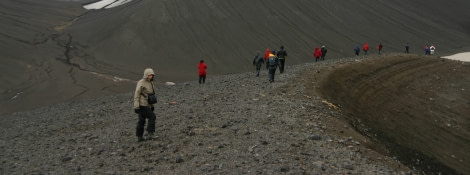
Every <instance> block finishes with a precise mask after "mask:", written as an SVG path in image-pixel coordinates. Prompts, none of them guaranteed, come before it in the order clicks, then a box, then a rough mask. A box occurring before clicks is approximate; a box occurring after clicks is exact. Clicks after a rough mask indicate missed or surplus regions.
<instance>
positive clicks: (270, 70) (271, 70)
mask: <svg viewBox="0 0 470 175" xmlns="http://www.w3.org/2000/svg"><path fill="white" fill-rule="evenodd" d="M275 73H276V67H269V82H273V81H274V74H275Z"/></svg>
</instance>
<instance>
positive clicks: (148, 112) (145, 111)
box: [135, 106, 157, 137]
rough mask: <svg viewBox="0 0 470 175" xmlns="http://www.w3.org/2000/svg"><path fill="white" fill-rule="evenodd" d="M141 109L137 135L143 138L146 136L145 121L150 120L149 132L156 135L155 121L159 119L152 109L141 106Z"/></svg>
mask: <svg viewBox="0 0 470 175" xmlns="http://www.w3.org/2000/svg"><path fill="white" fill-rule="evenodd" d="M139 108H140V110H139V121H138V122H137V129H136V132H135V135H136V136H137V137H142V136H144V128H145V120H146V119H148V124H147V132H149V133H154V132H155V120H156V118H157V117H156V116H155V114H154V113H153V111H152V109H151V108H150V107H147V106H140V107H139Z"/></svg>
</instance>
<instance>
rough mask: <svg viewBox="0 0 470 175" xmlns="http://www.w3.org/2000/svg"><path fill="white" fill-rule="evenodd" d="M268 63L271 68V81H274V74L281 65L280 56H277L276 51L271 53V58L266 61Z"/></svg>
mask: <svg viewBox="0 0 470 175" xmlns="http://www.w3.org/2000/svg"><path fill="white" fill-rule="evenodd" d="M266 65H267V66H268V70H269V74H268V76H269V77H268V78H269V82H270V83H272V82H274V74H275V73H276V68H277V66H279V58H277V56H276V52H275V51H271V54H269V58H268V60H267V61H266Z"/></svg>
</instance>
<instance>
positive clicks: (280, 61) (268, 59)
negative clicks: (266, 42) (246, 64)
mask: <svg viewBox="0 0 470 175" xmlns="http://www.w3.org/2000/svg"><path fill="white" fill-rule="evenodd" d="M286 57H287V51H286V50H285V49H284V46H281V47H280V49H279V51H277V52H276V51H275V50H271V49H270V48H267V49H266V51H265V52H264V55H263V56H261V55H260V53H259V52H256V55H255V57H254V58H253V66H256V76H257V77H259V73H260V71H261V66H262V65H263V64H266V69H267V70H268V80H269V82H270V83H272V82H274V76H275V74H276V70H277V67H279V73H281V74H282V73H284V68H285V63H286Z"/></svg>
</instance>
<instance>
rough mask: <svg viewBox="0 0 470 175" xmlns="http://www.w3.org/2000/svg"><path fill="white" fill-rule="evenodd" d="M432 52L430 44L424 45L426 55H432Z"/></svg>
mask: <svg viewBox="0 0 470 175" xmlns="http://www.w3.org/2000/svg"><path fill="white" fill-rule="evenodd" d="M430 54H431V49H430V48H429V46H428V45H425V46H424V55H430Z"/></svg>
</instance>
